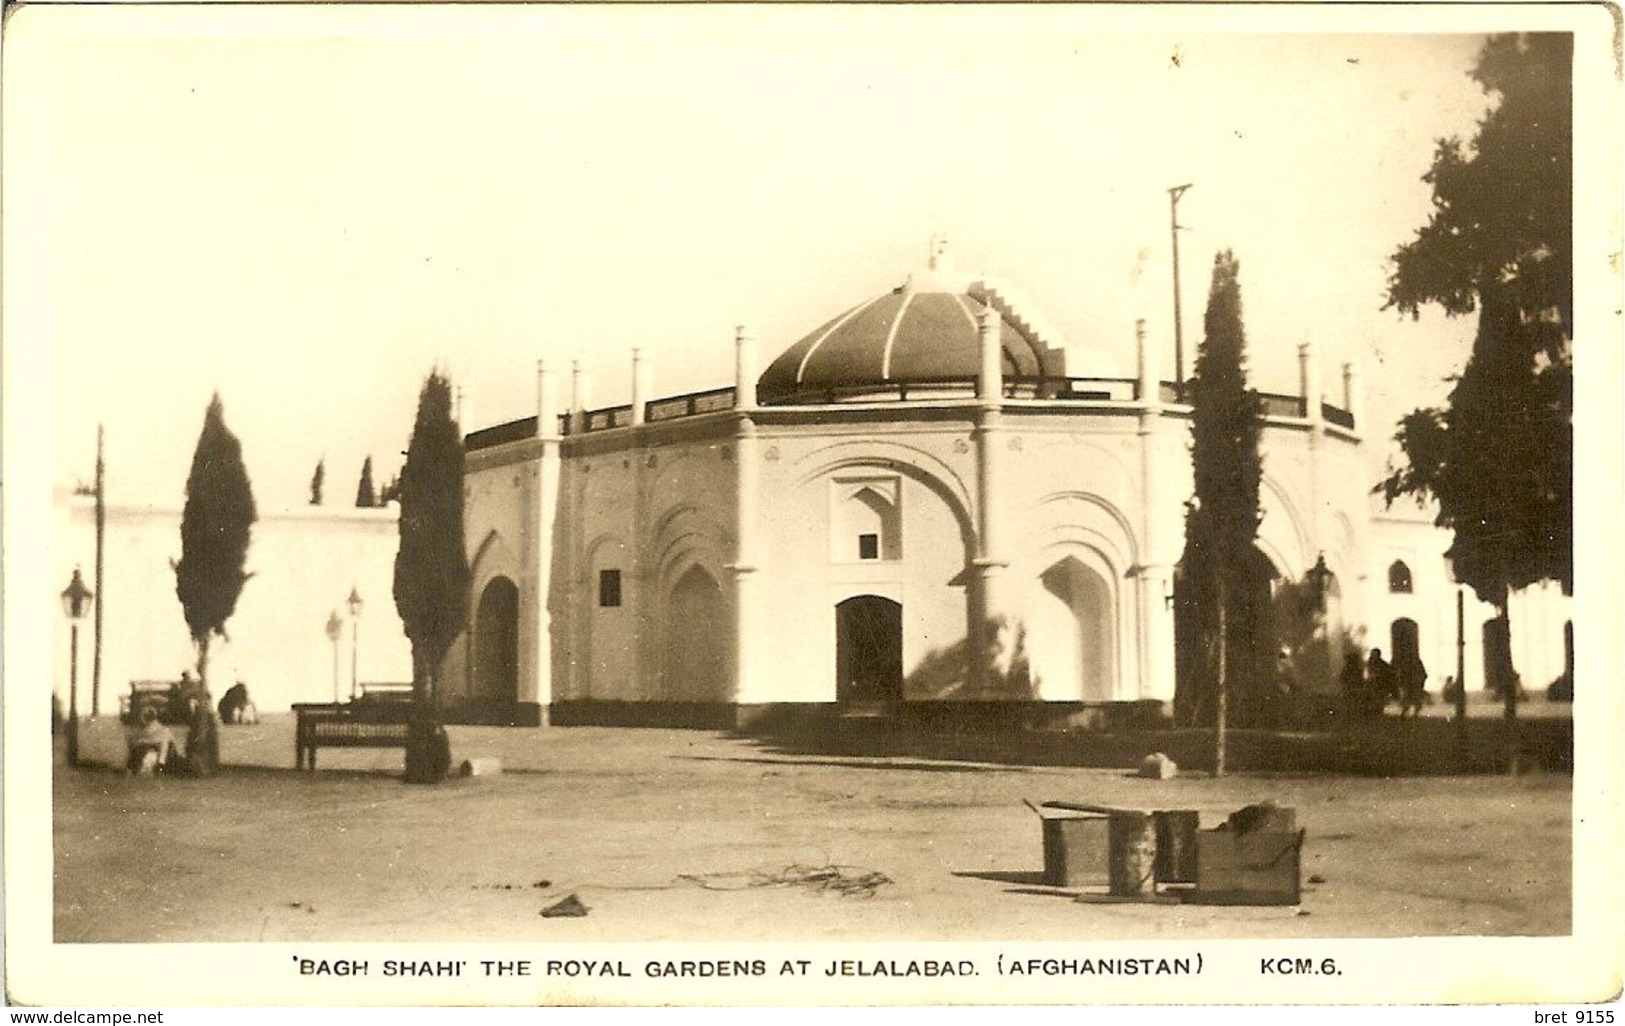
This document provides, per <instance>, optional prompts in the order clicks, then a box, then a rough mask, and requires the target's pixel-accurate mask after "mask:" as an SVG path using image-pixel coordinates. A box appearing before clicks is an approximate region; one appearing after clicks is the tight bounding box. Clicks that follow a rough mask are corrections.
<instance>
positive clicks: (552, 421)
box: [475, 360, 563, 725]
mask: <svg viewBox="0 0 1625 1026" xmlns="http://www.w3.org/2000/svg"><path fill="white" fill-rule="evenodd" d="M553 377H554V375H553V372H552V371H551V370H549V369H548V367H547V364H546V363H545V362H544V361H542V360H537V361H536V437H537V438H538V439H540V440H541V443H542V451H541V453H540V454H538V456H537V458H536V502H535V504H534V506H533V507H532V508H533V510H534V512H533V513H532V518H533V519H532V524H531V530H532V531H533V532H534V533H533V536H532V538H531V544H530V546H529V549H530V551H529V553H527V555H528V556H529V558H530V559H531V560H532V561H533V562H532V565H531V568H530V581H529V582H527V586H526V587H525V588H524V594H525V596H527V597H529V599H530V601H531V603H532V605H531V609H532V616H531V631H532V632H533V635H534V637H533V640H532V644H531V645H530V646H529V647H530V653H531V661H532V665H533V667H534V669H533V671H532V679H533V680H534V682H535V684H534V693H533V694H532V695H526V693H525V692H526V691H527V690H528V689H527V688H526V687H525V681H524V678H523V677H521V678H520V681H519V695H518V697H519V699H520V700H521V701H524V700H526V699H527V698H529V699H530V700H533V701H535V702H536V704H537V705H538V707H539V711H540V722H541V723H542V724H544V725H545V724H546V723H547V722H548V709H549V706H550V705H551V704H552V702H553V647H554V644H555V639H554V636H553V633H554V624H553V610H552V606H551V600H552V597H553V571H554V566H555V563H556V562H557V561H558V559H559V557H560V555H561V554H560V553H558V552H556V551H555V549H554V546H553V532H554V530H555V529H556V525H557V522H558V508H559V484H560V477H561V476H562V474H563V463H562V460H561V459H560V453H559V444H560V436H559V408H558V400H557V398H556V396H555V394H554V393H555V391H556V388H555V383H554V381H553ZM475 601H478V598H477V597H476V599H475ZM521 670H522V667H521Z"/></svg>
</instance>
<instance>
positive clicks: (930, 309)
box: [757, 238, 1066, 402]
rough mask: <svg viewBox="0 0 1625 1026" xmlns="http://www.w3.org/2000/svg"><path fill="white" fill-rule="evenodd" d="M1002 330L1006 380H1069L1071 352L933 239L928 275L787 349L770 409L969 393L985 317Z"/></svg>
mask: <svg viewBox="0 0 1625 1026" xmlns="http://www.w3.org/2000/svg"><path fill="white" fill-rule="evenodd" d="M988 307H992V308H993V309H994V310H995V311H996V312H997V313H998V315H999V319H1000V321H1001V327H1000V341H1001V343H1002V345H1003V348H1004V373H1005V374H1006V375H1007V376H1010V377H1017V378H1035V379H1036V378H1064V377H1065V376H1066V353H1065V348H1064V343H1063V342H1062V341H1061V340H1060V338H1059V337H1058V336H1057V335H1056V333H1055V332H1054V331H1052V330H1044V329H1041V328H1040V327H1038V325H1039V324H1041V323H1042V320H1041V319H1039V318H1038V317H1037V316H1036V314H1035V313H1034V312H1033V311H1032V310H1031V309H1030V308H1028V307H1025V306H1018V305H1017V304H1016V303H1015V302H1013V301H1012V300H1011V299H1010V297H1009V295H1008V294H1007V290H1001V289H999V288H998V287H997V286H996V285H993V284H991V283H990V282H989V281H987V280H986V279H983V278H979V277H977V276H975V275H970V274H964V273H961V272H958V271H956V270H954V268H953V267H951V266H950V264H949V262H948V259H947V252H946V246H945V244H944V243H943V241H942V240H941V239H940V238H939V239H934V240H933V241H932V245H931V256H930V260H929V262H928V263H927V265H926V267H924V268H923V269H921V270H919V271H917V272H915V273H914V274H913V275H911V276H910V277H909V279H908V281H907V282H905V283H904V284H902V285H901V286H899V287H897V288H895V289H893V290H892V291H890V292H886V293H882V294H881V295H879V296H876V297H874V298H872V299H869V300H867V301H865V302H862V303H859V304H858V305H857V306H854V307H852V308H851V309H849V310H847V311H845V312H844V313H842V314H840V315H839V316H837V317H835V318H833V319H831V320H829V321H827V322H825V323H824V324H822V325H820V326H819V328H818V329H817V330H816V331H814V332H812V333H811V334H809V335H807V336H806V337H805V338H803V339H801V341H799V342H797V343H796V344H795V345H792V346H791V347H790V348H788V349H786V350H785V351H784V352H783V353H781V354H779V357H778V358H777V359H776V360H774V361H773V362H772V363H771V364H770V365H769V366H768V368H767V370H766V371H765V372H764V373H763V374H762V376H761V378H760V379H759V381H758V383H757V391H758V394H759V395H760V396H761V398H762V401H763V402H774V401H775V400H786V399H790V398H792V397H794V396H796V395H798V394H809V393H811V394H818V393H824V394H829V393H833V392H840V393H844V394H846V395H847V396H852V395H861V394H862V393H863V392H864V391H865V390H866V389H869V388H874V387H886V388H889V387H893V386H896V385H902V384H912V383H927V382H939V383H943V384H948V383H951V382H960V383H971V382H974V381H975V380H976V378H977V375H978V374H979V373H980V371H981V366H982V356H981V352H982V349H981V338H980V333H979V330H978V327H977V323H978V319H979V318H980V316H981V314H982V311H983V310H985V309H987V308H988Z"/></svg>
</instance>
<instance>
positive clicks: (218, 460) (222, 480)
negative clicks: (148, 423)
mask: <svg viewBox="0 0 1625 1026" xmlns="http://www.w3.org/2000/svg"><path fill="white" fill-rule="evenodd" d="M256 516H257V514H256V512H255V509H254V492H253V489H252V488H251V487H250V486H249V483H248V471H247V469H246V468H245V467H244V466H243V449H242V445H241V444H240V443H239V442H238V441H237V436H235V435H233V434H232V433H231V430H230V429H229V428H227V427H226V420H225V410H224V407H223V406H222V405H221V402H220V396H219V394H218V393H217V394H216V395H215V396H214V398H213V399H211V400H210V401H209V408H208V410H207V412H206V413H205V414H204V416H203V431H202V434H200V435H199V436H198V441H197V449H196V451H195V452H194V453H193V455H192V470H191V473H190V474H189V475H188V476H187V478H186V508H185V510H184V511H183V512H182V514H181V558H180V561H179V562H177V563H174V568H175V594H176V595H177V596H178V597H179V598H180V601H181V609H182V610H183V611H184V613H185V616H186V626H187V629H188V630H189V631H190V632H191V635H192V643H193V645H194V646H196V648H197V668H198V677H199V684H198V687H197V689H196V693H195V694H193V695H189V696H187V698H188V701H189V702H190V703H191V707H192V709H191V711H192V718H191V723H190V726H189V728H188V732H187V743H186V757H187V761H188V764H189V767H190V769H191V770H192V772H194V773H197V774H199V775H208V774H210V773H213V772H214V770H215V769H216V767H217V766H218V764H219V734H218V728H219V721H218V719H217V718H216V716H215V709H214V703H213V701H212V700H211V698H210V695H209V642H210V640H211V639H212V638H213V637H214V636H215V635H217V634H218V635H219V636H221V637H222V638H224V637H226V621H227V620H229V619H230V618H231V615H232V613H233V612H235V611H236V608H237V599H238V597H239V596H240V595H241V594H242V591H243V584H244V583H245V582H246V581H247V580H248V578H249V576H250V575H249V574H248V573H246V572H245V570H244V566H245V564H246V562H247V559H248V545H249V537H250V531H251V529H252V527H253V524H254V520H255V519H256Z"/></svg>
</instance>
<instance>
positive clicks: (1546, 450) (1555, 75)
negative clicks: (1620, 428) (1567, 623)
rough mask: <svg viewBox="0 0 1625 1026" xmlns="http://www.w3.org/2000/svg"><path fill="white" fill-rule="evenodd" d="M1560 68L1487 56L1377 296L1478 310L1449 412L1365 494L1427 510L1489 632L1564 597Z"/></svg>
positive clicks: (1569, 295)
mask: <svg viewBox="0 0 1625 1026" xmlns="http://www.w3.org/2000/svg"><path fill="white" fill-rule="evenodd" d="M1572 64H1573V37H1572V36H1570V35H1568V34H1520V35H1503V36H1495V37H1493V38H1491V39H1490V40H1489V41H1488V42H1487V43H1486V44H1485V46H1484V48H1483V50H1482V51H1481V52H1480V53H1479V58H1478V63H1477V65H1476V66H1475V68H1474V69H1473V71H1472V73H1471V74H1472V77H1473V78H1474V79H1475V80H1477V81H1478V82H1479V84H1480V85H1481V86H1483V88H1484V90H1485V91H1486V92H1487V93H1489V94H1491V95H1492V96H1495V97H1498V98H1499V102H1498V103H1497V104H1496V106H1495V107H1494V109H1492V110H1491V111H1490V112H1489V113H1488V114H1486V115H1485V117H1484V118H1483V120H1481V121H1480V122H1479V125H1478V134H1477V135H1476V136H1475V137H1474V138H1473V140H1472V142H1471V143H1470V144H1468V145H1466V146H1463V144H1462V143H1461V141H1460V140H1459V139H1454V138H1452V139H1443V140H1440V141H1439V143H1438V148H1437V150H1436V151H1435V154H1434V159H1433V166H1432V168H1431V169H1430V170H1429V171H1428V173H1427V174H1426V175H1425V176H1423V178H1424V181H1427V182H1429V183H1431V184H1432V186H1433V204H1434V210H1433V214H1432V216H1431V218H1430V219H1429V221H1428V223H1427V224H1426V225H1424V226H1423V227H1422V228H1420V229H1418V231H1417V233H1416V238H1415V239H1414V240H1412V241H1411V242H1409V243H1406V244H1405V245H1403V246H1401V247H1400V248H1399V249H1398V250H1397V251H1396V252H1395V253H1394V256H1393V270H1392V273H1391V275H1390V277H1389V283H1388V301H1387V307H1388V308H1396V309H1398V310H1399V311H1400V312H1401V313H1407V314H1410V315H1411V316H1412V317H1415V316H1417V315H1418V313H1419V311H1420V308H1421V307H1422V306H1424V305H1426V304H1429V303H1437V304H1438V305H1439V306H1440V307H1442V308H1443V309H1444V311H1445V312H1446V313H1447V314H1448V315H1450V316H1462V315H1465V314H1469V313H1473V312H1475V311H1476V312H1477V314H1478V329H1477V332H1476V334H1475V337H1474V340H1473V349H1472V354H1471V356H1470V357H1469V359H1468V362H1467V366H1466V367H1465V368H1464V370H1463V371H1462V374H1461V376H1460V377H1459V378H1457V379H1456V383H1455V386H1454V388H1453V389H1452V390H1451V393H1450V397H1449V401H1448V402H1447V404H1446V405H1445V406H1444V407H1442V408H1430V409H1419V410H1414V411H1412V412H1411V413H1409V414H1407V415H1406V416H1405V417H1404V418H1402V419H1401V421H1400V423H1399V430H1398V433H1397V434H1396V436H1395V438H1396V440H1397V441H1398V443H1399V445H1400V449H1401V452H1402V454H1403V460H1402V465H1400V466H1399V467H1398V468H1397V469H1394V470H1392V472H1391V473H1390V474H1389V476H1388V477H1387V478H1386V479H1385V480H1384V481H1382V482H1381V483H1380V484H1379V485H1378V486H1377V487H1378V490H1379V491H1380V492H1381V493H1382V494H1383V495H1384V497H1385V498H1386V500H1387V501H1388V503H1389V504H1392V503H1393V502H1394V501H1395V500H1396V499H1398V498H1399V497H1401V496H1404V495H1410V496H1413V497H1415V498H1417V499H1418V500H1420V499H1422V498H1424V497H1426V496H1432V497H1433V498H1434V499H1435V500H1436V501H1437V503H1438V510H1439V512H1438V516H1437V518H1436V521H1435V522H1436V523H1437V524H1438V525H1439V526H1441V527H1445V528H1448V529H1450V530H1451V531H1452V532H1453V533H1454V538H1453V541H1452V544H1451V547H1450V549H1449V551H1448V555H1449V557H1450V559H1451V563H1452V567H1453V569H1454V572H1455V575H1456V578H1457V579H1458V580H1460V581H1462V582H1463V583H1465V584H1467V585H1468V586H1470V587H1471V588H1472V589H1473V591H1474V592H1475V593H1476V594H1477V595H1478V596H1479V597H1480V598H1481V599H1483V600H1485V601H1487V602H1490V603H1492V604H1494V605H1495V606H1496V607H1497V608H1498V609H1499V610H1500V615H1501V618H1502V619H1503V621H1504V620H1505V618H1506V609H1507V596H1508V594H1509V593H1510V591H1511V590H1513V589H1516V588H1521V587H1524V586H1526V585H1529V584H1532V583H1534V582H1536V581H1540V580H1556V581H1559V582H1560V583H1561V584H1562V585H1563V587H1564V589H1565V590H1570V589H1572V587H1573V582H1574V556H1573V526H1572V525H1573V488H1572V484H1573V476H1574V442H1573V413H1574V388H1573V368H1572V363H1571V349H1570V339H1571V332H1572V326H1573V305H1574V297H1573V292H1574V289H1573V280H1574V266H1573V223H1572V219H1571V213H1570V204H1571V197H1572V193H1573V158H1572V138H1573V113H1572V86H1571V83H1570V73H1571V68H1572ZM1504 695H1505V699H1506V703H1507V715H1508V716H1514V715H1516V712H1517V689H1516V688H1508V689H1505V691H1504Z"/></svg>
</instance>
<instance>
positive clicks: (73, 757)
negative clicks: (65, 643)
mask: <svg viewBox="0 0 1625 1026" xmlns="http://www.w3.org/2000/svg"><path fill="white" fill-rule="evenodd" d="M95 597H96V596H95V593H94V592H92V591H91V590H90V589H89V588H87V587H85V581H84V578H82V577H80V576H79V568H78V567H74V568H73V580H71V581H69V582H68V587H67V588H66V589H65V590H64V591H63V592H62V611H63V612H64V613H66V614H67V616H68V623H69V624H70V625H71V628H70V630H71V634H72V641H71V648H70V650H69V656H68V765H69V766H77V765H79V623H80V621H81V620H83V619H84V618H85V616H86V615H88V614H89V613H90V605H91V602H92V601H94V600H95Z"/></svg>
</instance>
